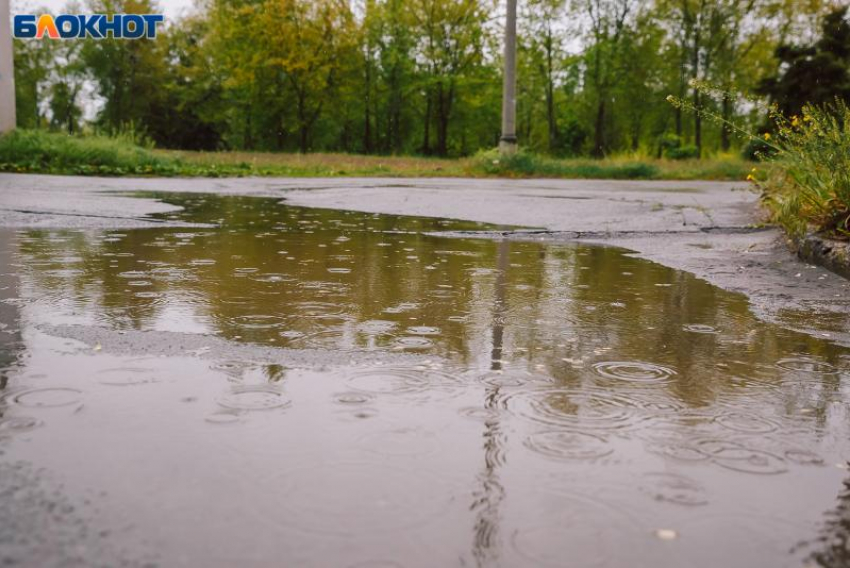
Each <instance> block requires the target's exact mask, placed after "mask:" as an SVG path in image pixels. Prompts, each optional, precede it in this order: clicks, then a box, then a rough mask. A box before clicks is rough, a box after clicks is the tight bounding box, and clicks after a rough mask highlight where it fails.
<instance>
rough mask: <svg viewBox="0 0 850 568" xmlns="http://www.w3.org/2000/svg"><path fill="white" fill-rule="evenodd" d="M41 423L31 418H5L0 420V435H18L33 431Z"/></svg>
mask: <svg viewBox="0 0 850 568" xmlns="http://www.w3.org/2000/svg"><path fill="white" fill-rule="evenodd" d="M42 424H43V422H42V421H41V420H39V419H37V418H32V417H31V416H5V417H3V418H0V434H2V433H4V432H9V433H20V432H29V431H30V430H35V429H36V428H38V427H39V426H41V425H42Z"/></svg>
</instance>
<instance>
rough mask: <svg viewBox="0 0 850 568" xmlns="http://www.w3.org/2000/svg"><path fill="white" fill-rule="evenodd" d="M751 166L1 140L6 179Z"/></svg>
mask: <svg viewBox="0 0 850 568" xmlns="http://www.w3.org/2000/svg"><path fill="white" fill-rule="evenodd" d="M749 167H750V166H749V165H748V164H747V163H746V162H744V161H742V160H740V159H737V158H724V159H714V160H683V161H671V160H641V159H635V158H607V159H604V160H590V159H565V160H561V159H554V158H547V157H543V156H538V155H534V154H530V153H526V152H520V153H518V154H517V155H515V156H512V157H509V158H504V157H502V156H500V155H499V154H498V153H496V152H483V153H481V154H479V155H477V156H474V157H471V158H461V159H439V158H422V157H403V156H361V155H353V154H330V153H316V154H306V155H305V154H282V153H262V152H185V151H172V150H152V149H147V148H142V147H140V146H137V145H135V144H134V143H133V142H132V141H131V140H129V139H123V138H106V137H100V136H85V137H74V136H67V135H64V134H58V133H51V132H45V131H27V130H16V131H14V132H11V133H9V134H7V135H5V136H3V137H0V171H6V172H31V173H51V174H78V175H101V176H127V175H132V176H200V177H240V176H280V177H340V176H352V177H366V176H370V177H371V176H375V177H509V178H581V179H670V180H693V179H712V180H741V179H743V178H744V177H745V176H746V175H747V172H748V171H749Z"/></svg>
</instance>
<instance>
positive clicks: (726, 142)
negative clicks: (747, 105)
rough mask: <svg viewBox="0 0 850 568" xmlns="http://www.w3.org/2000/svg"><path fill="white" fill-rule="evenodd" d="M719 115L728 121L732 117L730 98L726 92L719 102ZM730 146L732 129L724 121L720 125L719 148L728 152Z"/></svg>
mask: <svg viewBox="0 0 850 568" xmlns="http://www.w3.org/2000/svg"><path fill="white" fill-rule="evenodd" d="M721 115H722V116H723V120H724V121H728V120H730V119H731V117H732V100H731V99H730V97H729V95H728V94H724V95H723V101H722V102H721ZM731 147H732V129H731V128H729V125H728V124H727V123H726V122H724V123H723V125H722V126H721V127H720V149H721V150H723V151H724V152H728V151H729V148H731Z"/></svg>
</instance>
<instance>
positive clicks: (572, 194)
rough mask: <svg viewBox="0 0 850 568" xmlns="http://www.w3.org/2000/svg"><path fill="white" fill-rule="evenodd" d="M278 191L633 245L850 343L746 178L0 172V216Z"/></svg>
mask: <svg viewBox="0 0 850 568" xmlns="http://www.w3.org/2000/svg"><path fill="white" fill-rule="evenodd" d="M130 191H160V192H171V191H173V192H196V193H214V194H221V195H244V196H257V197H282V198H284V199H285V200H286V202H287V203H288V204H291V205H299V206H305V207H322V208H331V209H345V210H354V211H364V212H369V213H388V214H398V215H416V216H428V217H443V218H453V219H465V220H470V221H480V222H485V223H492V224H497V225H505V226H508V225H510V226H514V227H515V226H523V227H530V228H536V229H538V230H537V231H536V232H529V231H516V232H510V231H507V232H505V233H504V234H496V235H494V234H486V235H477V236H481V237H487V238H493V237H496V238H511V239H535V240H539V241H544V242H553V243H558V242H569V241H581V242H587V243H598V244H604V245H610V246H619V247H624V248H627V249H630V250H632V251H634V252H635V254H636V255H638V256H640V257H643V258H646V259H649V260H652V261H655V262H658V263H660V264H663V265H666V266H670V267H672V268H676V269H679V270H685V271H688V272H691V273H693V274H695V275H696V276H697V277H700V278H703V279H705V280H707V281H709V282H711V283H712V284H714V285H716V286H719V287H721V288H724V289H726V290H729V291H733V292H740V293H742V294H745V295H746V296H747V297H748V298H749V300H750V302H751V305H752V307H753V310H754V312H755V313H756V314H757V315H758V316H759V317H762V318H764V319H766V320H769V321H774V322H778V323H780V324H782V325H784V326H786V327H789V328H792V329H796V330H799V331H804V332H807V333H812V334H815V335H818V336H820V337H828V338H830V339H832V340H833V341H836V342H838V343H842V344H845V345H850V283H848V281H847V280H845V279H843V278H841V277H839V276H837V275H835V274H832V273H830V272H828V271H826V270H824V269H822V268H817V267H814V266H812V265H809V264H806V263H804V262H801V261H800V260H798V259H797V258H796V257H795V256H794V255H793V254H791V253H790V252H789V250H788V248H787V246H786V244H785V242H784V239H783V237H782V235H781V233H780V232H779V231H778V230H776V229H758V228H757V227H756V226H755V224H756V223H758V221H759V217H760V214H759V208H758V198H757V196H756V195H755V194H754V193H753V192H751V191H749V190H748V189H747V186H746V184H744V183H736V182H706V181H690V182H684V181H609V180H504V179H459V178H451V179H449V178H446V179H420V180H416V179H393V178H371V179H370V178H328V179H323V178H300V179H299V178H238V179H170V178H88V177H73V176H43V175H26V174H0V226H18V227H44V228H131V227H139V228H143V227H150V226H162V222H161V221H154V220H151V219H149V218H147V217H146V216H147V215H150V214H152V213H162V212H168V211H172V210H174V209H175V208H174V207H173V206H170V205H166V204H163V203H161V202H157V201H155V200H152V199H139V198H132V197H127V196H122V195H120V192H130Z"/></svg>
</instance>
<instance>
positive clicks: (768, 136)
mask: <svg viewBox="0 0 850 568" xmlns="http://www.w3.org/2000/svg"><path fill="white" fill-rule="evenodd" d="M764 139H765V140H770V132H765V133H764Z"/></svg>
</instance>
